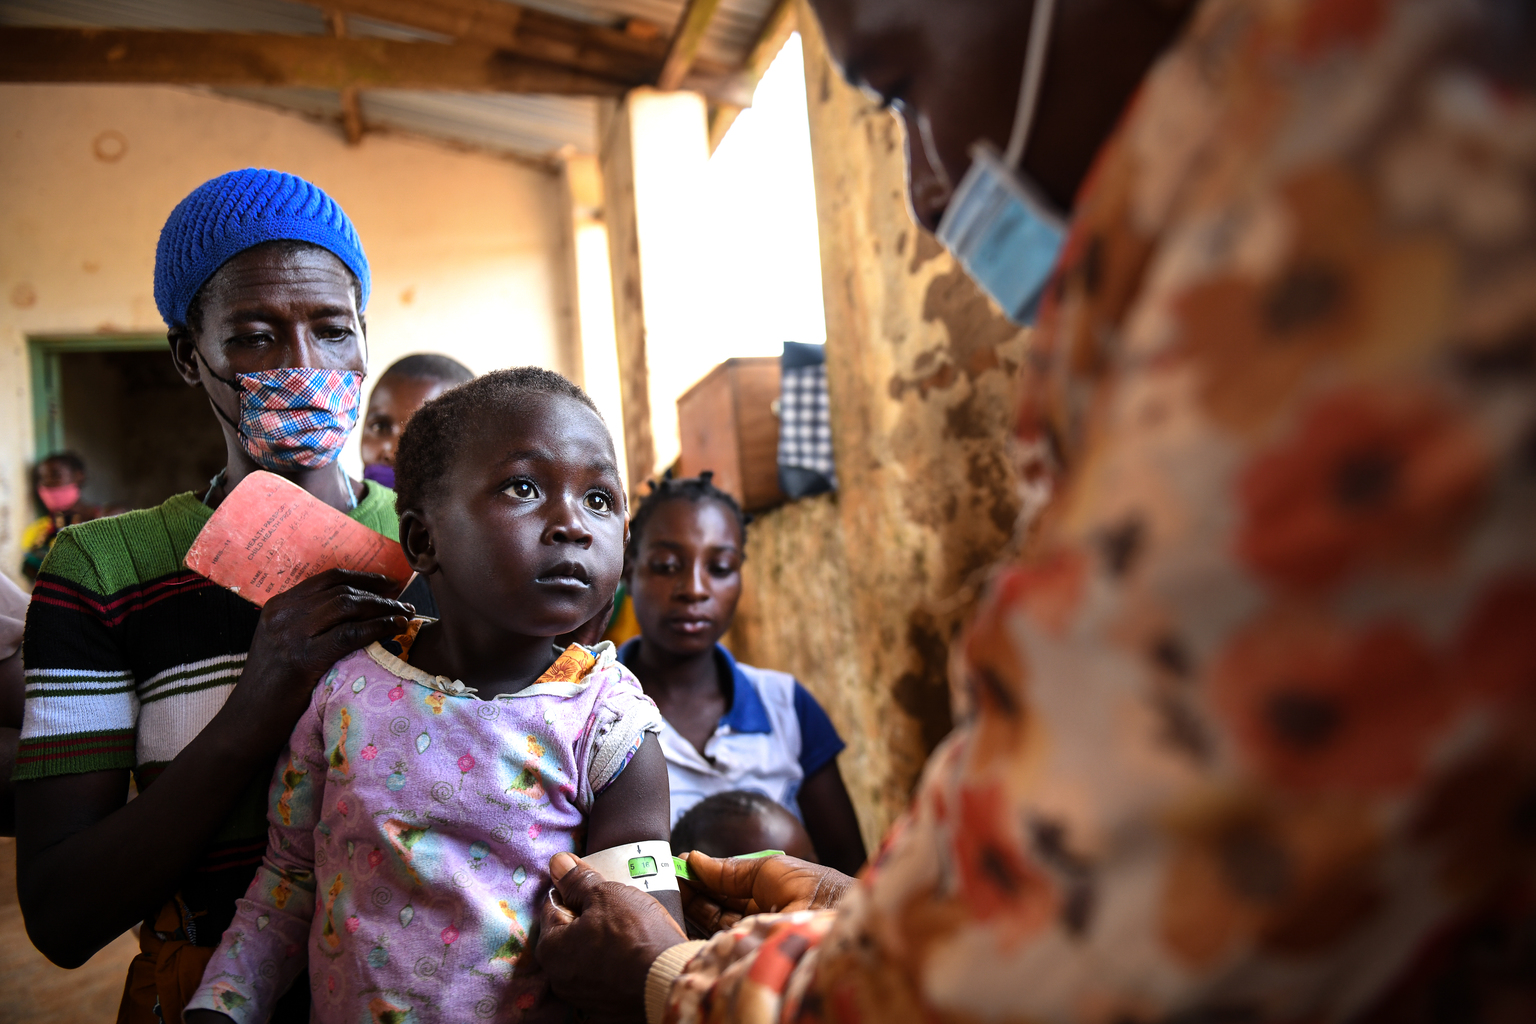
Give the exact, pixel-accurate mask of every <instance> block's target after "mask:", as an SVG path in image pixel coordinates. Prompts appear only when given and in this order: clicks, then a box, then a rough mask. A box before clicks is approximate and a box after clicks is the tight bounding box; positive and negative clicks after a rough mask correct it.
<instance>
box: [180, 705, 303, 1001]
mask: <svg viewBox="0 0 1536 1024" xmlns="http://www.w3.org/2000/svg"><path fill="white" fill-rule="evenodd" d="M329 694H330V687H329V686H328V685H327V684H326V683H321V684H320V685H319V686H317V687H315V692H314V695H313V697H312V698H311V700H310V706H309V708H308V710H306V711H305V713H304V715H303V716H302V717H301V718H300V719H299V724H298V725H297V726H296V727H295V728H294V730H293V736H292V737H291V738H290V739H289V741H288V746H287V748H286V749H284V751H283V754H282V757H280V758H279V759H278V762H277V769H276V771H275V772H274V773H273V777H272V787H271V789H270V790H269V792H268V796H267V821H268V823H269V827H268V829H267V852H266V855H265V856H264V857H263V858H262V861H261V866H260V867H259V868H257V869H256V877H255V878H253V879H251V885H250V888H249V889H247V890H246V893H245V898H244V899H242V900H239V901H237V902H236V904H235V919H234V921H232V922H231V923H230V926H229V928H228V930H226V931H225V932H224V939H223V941H222V942H220V943H219V948H218V949H217V950H215V951H214V954H213V957H212V959H210V960H209V961H208V967H207V969H206V970H204V971H203V981H202V984H201V985H200V986H199V987H198V990H197V992H196V994H194V995H193V997H192V998H191V1000H189V1001H188V1003H187V1008H186V1011H185V1013H184V1014H183V1019H184V1020H185V1022H186V1024H215V1022H225V1021H231V1020H232V1021H234V1022H236V1024H263V1022H265V1021H266V1020H267V1019H268V1018H269V1017H271V1016H272V1009H273V1007H274V1006H276V1005H277V1001H278V999H280V998H281V997H282V995H283V993H285V992H287V991H288V988H289V986H291V985H292V984H293V981H294V979H295V978H296V977H298V976H299V975H300V974H301V973H303V971H304V967H305V965H306V964H307V963H308V961H309V929H310V922H311V920H312V919H313V918H314V914H315V826H316V825H317V824H319V821H320V809H321V807H322V806H323V804H324V801H325V772H326V768H327V761H326V756H325V739H324V734H323V715H324V710H325V700H326V698H327V697H328V696H329ZM268 963H270V964H274V965H276V970H275V971H270V973H269V975H264V974H263V970H266V969H267V968H266V965H267V964H268Z"/></svg>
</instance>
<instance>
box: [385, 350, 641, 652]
mask: <svg viewBox="0 0 1536 1024" xmlns="http://www.w3.org/2000/svg"><path fill="white" fill-rule="evenodd" d="M623 494H624V492H623V485H622V483H621V480H620V477H619V470H618V461H617V459H616V458H615V455H614V448H613V440H612V438H611V437H610V436H609V434H608V428H607V427H606V426H604V425H603V420H602V417H601V416H600V415H598V412H597V408H596V407H595V406H594V405H593V404H592V400H591V399H590V398H588V397H587V395H586V392H584V391H582V390H581V388H579V387H577V386H576V385H575V384H572V383H571V382H570V381H568V380H566V379H565V378H564V377H562V376H560V375H559V374H558V373H552V372H551V371H549V370H544V369H540V368H538V367H533V366H525V367H519V368H517V369H512V370H497V371H495V372H493V373H488V374H486V375H485V376H483V377H477V378H475V379H474V380H472V381H469V382H468V383H465V384H462V385H460V386H458V387H456V388H452V389H450V390H449V391H447V392H444V393H443V394H442V395H441V396H440V397H438V398H435V399H433V400H432V401H430V402H427V403H426V404H425V405H424V406H422V407H421V409H420V411H418V412H417V413H416V415H415V416H413V417H412V418H411V421H410V423H409V424H408V425H407V426H406V428H405V432H404V433H403V434H402V435H401V437H400V445H399V449H398V450H397V452H396V455H395V508H396V510H397V511H398V512H399V514H400V545H401V547H402V548H403V549H404V551H405V555H406V558H407V559H408V560H409V561H410V562H411V565H412V566H413V567H414V568H415V569H416V571H417V572H419V573H422V574H423V575H427V576H431V578H432V594H433V597H434V598H435V599H436V601H437V606H438V611H439V613H440V615H441V617H442V618H443V619H444V620H445V621H447V620H449V619H450V617H452V618H453V619H455V620H459V621H465V622H475V624H476V625H475V628H476V629H479V630H481V631H482V633H483V635H486V636H487V638H488V639H489V638H491V637H493V636H494V635H496V634H498V633H499V634H507V633H511V634H518V635H522V636H547V637H555V636H559V635H561V634H563V633H569V632H571V631H572V630H574V629H576V628H577V627H578V626H580V625H582V624H583V623H585V622H586V621H588V620H589V619H591V618H592V617H593V616H594V615H596V614H598V612H599V611H601V610H602V609H603V608H605V607H607V606H608V605H609V604H610V603H611V602H612V600H613V593H614V590H615V589H617V587H618V582H619V574H620V572H621V571H622V569H623V564H624V543H625V540H626V539H627V537H628V528H627V527H626V525H625V507H624V497H623Z"/></svg>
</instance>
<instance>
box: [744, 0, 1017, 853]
mask: <svg viewBox="0 0 1536 1024" xmlns="http://www.w3.org/2000/svg"><path fill="white" fill-rule="evenodd" d="M799 24H800V30H801V33H802V36H803V39H804V47H805V73H806V92H807V100H808V103H809V105H810V123H811V148H812V154H813V159H814V163H815V173H816V206H817V214H818V217H819V219H820V233H821V265H822V281H823V290H824V298H825V302H826V315H827V373H828V380H829V384H830V389H831V400H832V421H833V444H834V450H835V452H836V457H837V466H838V475H839V477H840V484H841V490H840V492H839V493H838V494H837V495H836V497H829V498H822V499H817V500H816V501H814V502H802V503H799V504H798V505H794V506H790V507H787V508H785V509H782V510H779V511H776V512H774V513H771V514H769V515H768V516H765V517H764V518H763V519H762V520H761V521H759V522H758V523H757V524H756V525H755V526H754V527H753V531H752V532H753V536H752V537H751V538H750V539H749V541H748V562H747V571H746V577H747V583H746V587H747V597H746V599H745V601H744V609H743V614H742V616H741V618H740V619H739V621H738V628H737V630H736V634H735V637H734V640H735V643H736V645H737V647H738V649H739V652H740V653H741V655H742V656H743V657H744V658H746V659H747V660H748V661H751V662H756V663H759V664H764V665H772V666H776V667H782V668H784V669H786V670H789V671H794V672H795V673H796V674H797V675H799V677H800V678H801V680H802V681H803V682H804V683H805V685H806V686H807V687H808V688H809V689H810V690H811V691H812V692H813V693H815V695H816V696H817V698H818V699H820V700H821V701H822V702H823V703H824V704H825V705H826V706H827V707H828V709H829V711H830V712H831V714H832V717H833V720H834V721H835V722H836V724H837V726H838V728H839V729H840V730H841V731H842V732H843V735H844V736H845V737H846V738H847V739H848V741H849V747H850V750H849V753H848V754H845V755H844V757H843V759H842V762H841V764H842V769H843V773H844V775H845V776H846V777H847V779H848V783H849V790H850V792H851V793H852V794H853V797H854V802H855V804H856V805H857V807H858V809H859V813H860V817H861V818H862V819H863V822H864V827H865V833H866V837H867V838H869V839H870V840H873V839H875V838H877V837H878V836H880V835H881V834H883V832H884V831H885V829H886V827H887V826H888V825H889V824H890V822H891V821H892V820H893V818H894V817H895V816H896V815H897V814H898V813H900V811H901V809H902V808H903V807H904V806H905V804H906V800H907V796H908V794H909V793H910V791H911V787H912V784H913V783H914V782H915V781H916V778H917V775H918V773H919V772H920V771H921V769H922V765H923V762H924V760H925V758H926V757H927V754H928V752H929V751H931V750H932V749H933V747H934V745H935V744H937V743H938V741H939V740H940V739H942V738H943V736H944V735H945V734H946V733H947V732H948V731H949V727H950V714H949V688H948V658H949V646H950V643H951V641H952V640H953V639H954V638H955V636H956V634H957V633H958V631H959V628H960V626H961V625H962V624H963V622H964V621H965V618H966V616H967V614H968V613H969V611H970V609H971V607H972V606H973V604H974V602H975V597H976V588H977V585H978V584H980V583H981V582H982V580H983V579H984V577H985V573H986V569H987V567H988V566H989V565H990V564H991V563H992V562H994V561H995V559H996V557H997V556H998V554H999V553H1000V552H1001V551H1002V550H1003V549H1004V548H1005V546H1006V545H1007V544H1008V543H1009V541H1010V539H1011V538H1012V535H1013V528H1014V522H1015V519H1016V517H1017V512H1018V496H1017V488H1016V486H1015V480H1014V476H1013V469H1012V466H1011V464H1010V461H1009V456H1008V448H1007V443H1006V438H1007V434H1008V427H1009V424H1010V420H1011V412H1012V408H1013V401H1012V393H1013V379H1014V376H1015V374H1016V372H1017V369H1018V366H1019V363H1020V361H1021V360H1022V358H1023V356H1024V351H1025V344H1026V339H1027V335H1028V332H1027V331H1021V330H1019V329H1017V328H1015V327H1013V326H1012V325H1011V324H1009V323H1008V322H1007V321H1006V320H1005V319H1003V317H1002V316H1001V315H1000V314H998V313H997V312H996V310H995V308H994V307H993V306H992V305H991V303H990V302H988V300H987V299H986V298H985V297H984V296H983V295H982V294H981V293H980V292H979V291H978V290H977V289H976V288H975V287H974V286H973V285H972V284H971V282H970V281H969V279H968V278H966V277H965V276H964V274H963V273H962V272H961V271H960V270H959V268H958V267H957V266H956V265H955V263H954V262H953V261H952V260H951V259H950V257H949V256H948V255H947V254H946V253H944V252H943V251H942V249H941V248H940V247H939V245H938V243H937V242H935V241H934V240H933V238H932V237H931V236H930V235H928V234H927V233H926V232H924V231H922V230H921V229H919V228H918V227H917V226H915V225H914V224H913V223H912V221H911V219H910V218H909V217H908V215H907V208H906V201H905V193H904V189H905V185H904V160H905V158H904V154H903V140H902V136H901V130H900V127H899V126H898V125H897V123H896V122H895V120H894V119H893V118H892V117H891V116H890V115H889V114H888V113H885V112H882V111H880V110H879V109H877V108H876V107H875V106H874V105H873V104H871V103H870V102H869V101H868V100H867V99H866V98H865V97H863V96H862V95H861V94H860V93H859V92H857V91H856V90H854V89H852V88H850V87H849V86H847V85H846V84H845V83H844V82H843V81H842V79H841V78H840V77H839V75H838V73H837V71H836V70H835V69H834V68H833V67H832V66H831V65H830V64H829V63H828V60H827V56H826V47H825V43H824V42H823V40H822V38H821V35H820V32H819V31H818V29H817V26H816V24H815V20H814V17H813V15H811V13H810V11H809V9H808V8H807V7H806V6H805V4H804V3H803V0H802V3H801V4H800V10H799Z"/></svg>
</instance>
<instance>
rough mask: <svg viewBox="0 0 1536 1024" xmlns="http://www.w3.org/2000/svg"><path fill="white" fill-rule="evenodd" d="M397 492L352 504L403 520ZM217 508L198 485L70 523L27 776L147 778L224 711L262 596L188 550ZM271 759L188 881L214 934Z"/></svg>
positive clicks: (32, 645) (381, 519) (209, 938)
mask: <svg viewBox="0 0 1536 1024" xmlns="http://www.w3.org/2000/svg"><path fill="white" fill-rule="evenodd" d="M394 498H395V496H394V492H393V491H391V490H389V489H388V488H385V487H380V486H378V485H377V484H372V483H370V484H368V490H367V493H366V494H365V495H364V497H363V500H362V501H361V502H360V503H359V504H358V507H357V508H356V509H355V510H353V512H352V513H351V515H352V518H353V519H356V520H358V521H359V522H361V523H363V524H364V525H366V526H369V527H371V528H373V529H375V530H378V531H379V532H380V533H383V534H385V535H386V536H389V537H395V536H397V534H398V522H397V520H396V518H395V508H394ZM210 515H212V512H210V511H209V509H208V508H207V507H206V506H205V505H204V504H203V503H202V502H201V501H199V500H198V498H197V496H196V495H194V494H191V493H188V494H178V495H177V496H176V497H174V498H171V499H170V500H169V501H166V502H165V503H164V504H162V505H160V506H158V507H156V508H152V509H144V510H141V511H137V512H128V513H125V514H124V515H120V516H113V517H112V518H109V519H98V520H95V521H93V522H89V523H83V524H81V525H79V526H72V527H69V528H68V529H66V530H64V531H62V532H61V533H60V534H59V536H58V538H57V539H56V540H55V541H54V545H53V549H52V550H51V551H50V552H49V553H48V558H47V560H46V561H44V563H43V566H42V571H41V573H40V574H39V576H38V579H37V584H36V586H35V587H34V588H33V591H32V601H31V604H30V605H29V607H28V611H27V629H26V638H25V641H24V648H23V656H22V660H23V664H24V665H25V666H26V683H27V701H26V718H25V723H24V724H23V726H22V731H21V743H20V746H19V748H18V750H17V754H16V772H15V778H16V779H17V780H18V781H22V780H27V779H40V778H46V777H48V776H54V775H69V774H75V773H79V772H93V771H101V770H108V769H124V768H127V769H132V770H133V772H134V776H135V779H136V781H137V783H138V786H139V789H140V790H141V791H143V790H145V789H147V788H148V787H149V786H151V785H153V784H154V780H155V778H156V777H157V776H158V775H159V773H160V772H161V771H162V770H163V769H164V768H165V766H166V765H167V764H169V763H170V762H171V761H172V760H173V759H174V758H175V757H176V755H177V754H178V753H180V752H181V750H182V749H183V748H184V747H186V745H187V744H188V743H190V742H191V741H192V738H193V737H195V736H196V735H197V734H198V733H199V732H200V731H202V729H203V728H204V727H205V726H206V725H207V724H208V723H209V722H210V721H212V719H213V716H214V715H215V714H217V713H218V711H219V709H220V708H221V707H222V706H223V705H224V701H225V700H227V699H228V697H229V694H230V692H231V691H232V690H233V689H234V686H235V681H236V680H237V679H239V677H240V673H241V671H242V669H244V667H245V658H246V652H247V651H248V650H249V649H250V646H251V640H252V638H253V637H254V635H255V632H256V623H257V620H258V618H259V617H260V610H259V609H258V608H257V607H256V606H255V605H253V604H251V603H250V602H249V601H246V600H243V599H242V598H239V597H237V596H235V595H234V594H232V593H230V592H229V591H227V590H225V589H223V588H222V587H219V586H217V585H216V584H213V583H210V582H209V581H208V580H206V579H204V578H203V577H201V576H199V575H197V574H196V573H194V572H191V571H190V570H188V569H187V568H185V567H184V566H183V564H182V560H183V559H184V558H185V557H186V553H187V549H188V548H190V547H191V546H192V541H193V539H194V538H195V537H196V536H197V533H198V531H199V530H201V529H202V528H203V524H204V523H206V522H207V521H208V517H209V516H210ZM268 781H269V779H268V778H267V776H266V774H265V773H262V774H261V775H260V777H258V778H255V779H252V780H251V786H250V789H249V790H248V792H247V793H246V796H245V798H244V799H243V800H242V801H240V803H239V804H238V805H237V806H236V808H235V810H234V812H233V813H232V814H231V815H230V816H229V818H228V819H227V820H226V821H225V823H224V826H223V828H222V830H221V831H220V833H219V835H218V837H217V838H216V839H215V841H214V843H213V845H212V847H211V848H210V849H209V850H208V851H207V853H206V855H205V856H204V858H203V859H202V862H201V863H199V864H198V865H197V866H196V867H195V868H194V870H193V871H192V872H191V874H190V875H189V877H188V878H187V879H186V880H185V884H184V885H183V887H182V898H183V900H184V901H185V902H186V903H187V905H188V907H189V909H190V910H191V911H192V913H193V914H194V915H195V918H194V919H195V920H196V921H197V924H196V926H195V931H196V933H197V934H196V936H194V937H193V941H194V942H197V943H198V944H200V945H214V944H217V943H218V941H219V936H220V934H221V933H222V932H223V930H224V927H225V926H226V925H227V924H228V922H229V920H230V918H231V917H232V916H233V913H234V901H235V899H236V898H238V897H240V896H242V895H243V894H244V892H245V887H246V884H247V883H248V882H249V881H250V878H251V874H252V872H253V870H254V869H255V866H256V865H257V864H258V863H259V862H260V860H261V854H262V852H263V850H264V849H265V846H266V824H267V823H266V790H267V783H268Z"/></svg>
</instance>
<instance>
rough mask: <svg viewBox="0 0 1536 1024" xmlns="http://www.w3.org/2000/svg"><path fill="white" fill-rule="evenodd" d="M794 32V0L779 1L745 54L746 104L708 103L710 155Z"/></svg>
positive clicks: (743, 75) (742, 70)
mask: <svg viewBox="0 0 1536 1024" xmlns="http://www.w3.org/2000/svg"><path fill="white" fill-rule="evenodd" d="M794 31H795V3H794V0H779V2H778V3H776V4H774V5H773V9H772V10H771V11H769V12H768V17H766V18H764V19H763V23H762V25H761V26H760V27H759V28H758V30H757V37H756V39H755V40H754V41H753V43H752V49H751V50H749V51H747V60H746V63H745V64H744V65H743V66H742V69H741V78H742V80H743V81H742V84H743V85H744V87H745V88H746V90H747V93H748V100H747V102H746V103H732V102H729V101H725V100H721V101H718V102H714V103H711V104H710V107H709V151H710V152H711V153H713V152H714V151H715V147H716V146H718V145H720V140H721V139H724V138H725V133H726V132H728V131H730V130H731V125H732V124H734V123H735V121H736V118H737V116H739V115H740V114H741V112H742V110H743V109H744V108H745V107H747V106H749V105H750V103H751V92H752V90H755V89H756V88H757V83H758V82H759V81H761V80H762V77H763V74H764V73H765V72H766V71H767V70H768V65H770V64H772V63H773V59H774V58H775V57H777V56H778V55H779V51H780V50H782V49H783V48H784V44H785V43H786V42H788V41H789V37H790V36H791V35H792V34H793V33H794Z"/></svg>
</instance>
